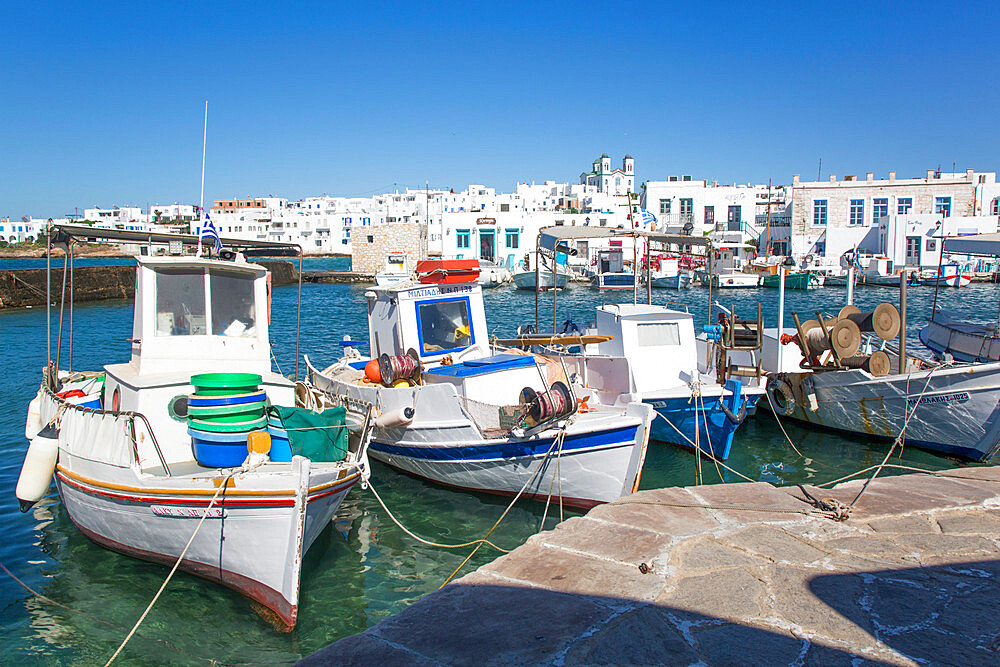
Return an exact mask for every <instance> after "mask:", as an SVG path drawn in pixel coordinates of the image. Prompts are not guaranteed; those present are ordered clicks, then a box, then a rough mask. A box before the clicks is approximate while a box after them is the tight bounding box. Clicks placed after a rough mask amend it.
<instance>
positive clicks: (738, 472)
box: [653, 411, 759, 483]
mask: <svg viewBox="0 0 1000 667" xmlns="http://www.w3.org/2000/svg"><path fill="white" fill-rule="evenodd" d="M653 414H654V415H655V416H656V417H659V418H660V419H662V420H663V421H665V422H667V424H669V425H670V428H672V429H674V430H675V431H677V434H678V435H679V436H681V437H682V438H684V440H686V441H687V443H688V444H689V445H691V447H692V448H696V449H698V447H697V446H696V445H695V444H694V442H692V441H691V439H690V438H689V437H687V436H686V435H684V433H683V432H682V431H681V430H680V429H679V428H677V427H676V426H674V423H673V422H671V421H670V420H669V419H667V418H666V417H664V416H663V415H661V414H660V413H659V412H656V411H654V412H653ZM705 455H706V456H710V457H712V458H715V457H714V456H713V455H711V454H708V453H707V452H706V453H705ZM718 463H719V465H721V466H722V467H723V468H725V469H726V470H728V471H729V472H731V473H733V474H734V475H737V476H739V477H742V478H743V479H745V480H746V481H748V482H754V483H756V482H757V481H759V480H756V479H751V478H750V477H747V476H746V475H744V474H743V473H741V472H740V471H739V470H734V469H732V468H730V467H729V466H727V465H726V464H725V463H723V462H722V461H719V462H718Z"/></svg>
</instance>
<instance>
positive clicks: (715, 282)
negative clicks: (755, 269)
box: [695, 269, 760, 289]
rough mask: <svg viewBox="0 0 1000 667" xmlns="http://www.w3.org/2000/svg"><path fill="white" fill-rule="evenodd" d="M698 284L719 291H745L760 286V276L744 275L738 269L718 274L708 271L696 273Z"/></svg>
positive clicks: (722, 271)
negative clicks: (709, 286) (710, 286)
mask: <svg viewBox="0 0 1000 667" xmlns="http://www.w3.org/2000/svg"><path fill="white" fill-rule="evenodd" d="M695 275H696V276H697V277H698V282H700V283H701V284H702V285H706V286H707V285H709V284H711V285H712V287H716V288H718V289H745V288H750V287H757V286H758V285H760V276H759V275H757V274H755V273H744V272H743V271H738V270H736V269H723V270H721V271H719V272H717V273H711V274H710V273H709V272H708V270H707V269H699V270H697V271H695Z"/></svg>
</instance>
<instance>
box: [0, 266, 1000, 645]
mask: <svg viewBox="0 0 1000 667" xmlns="http://www.w3.org/2000/svg"><path fill="white" fill-rule="evenodd" d="M17 262H18V261H17V260H6V261H5V263H4V266H3V268H18V267H23V268H27V267H28V266H32V267H34V266H35V265H36V264H35V263H34V262H35V260H31V262H32V263H30V264H29V263H28V261H26V262H25V263H24V264H18V263H17ZM105 263H107V261H106V260H105ZM42 265H44V261H43V262H42ZM304 268H305V269H307V270H308V269H329V268H346V267H343V266H342V261H338V260H308V261H307V262H306V265H305V267H304ZM364 291H365V288H364V286H359V285H331V284H310V285H303V287H302V320H301V339H300V352H301V353H303V354H307V355H308V356H309V358H310V360H312V362H313V363H314V365H316V366H318V367H324V366H325V365H327V364H329V363H331V362H332V361H334V360H335V359H336V357H337V356H339V354H340V346H339V345H338V341H339V340H340V339H341V338H342V337H343V336H344V335H350V336H351V337H352V338H353V339H356V340H366V339H367V323H366V319H365V309H364V306H363V304H364ZM296 292H297V290H296V287H294V286H291V287H278V288H275V290H274V306H273V324H272V329H271V332H272V335H271V338H272V344H273V347H274V353H275V358H276V360H277V363H278V364H279V365H280V370H281V371H282V372H284V373H285V374H291V373H292V372H293V371H294V369H295V322H296V309H295V303H296ZM485 294H486V296H485V301H486V310H487V318H488V322H489V326H490V333H491V334H492V335H497V336H500V337H503V336H510V335H513V334H514V331H515V329H516V327H517V326H518V325H520V324H526V323H532V324H533V323H534V320H535V298H534V295H533V294H532V293H531V292H519V291H517V290H515V289H513V287H501V288H497V289H494V290H488V291H486V293H485ZM933 295H934V290H933V288H929V287H913V288H910V289H909V291H908V302H909V307H908V313H907V314H908V321H909V325H910V332H909V334H910V335H909V336H908V347H909V350H910V351H911V352H912V353H917V354H922V353H926V351H925V350H923V348H922V347H921V346H920V343H919V341H918V339H917V337H916V333H917V330H918V328H919V327H920V326H922V325H923V324H924V323H925V322H926V321H927V319H928V317H929V315H930V311H931V304H932V300H933ZM845 296H846V290H845V289H844V288H835V287H827V288H822V289H818V290H813V291H809V292H794V291H789V292H788V293H787V302H786V313H787V316H788V319H787V322H786V324H787V325H788V326H791V323H792V321H791V313H792V312H793V311H798V312H799V316H800V317H801V318H802V319H803V320H804V319H810V318H813V317H815V312H816V311H817V310H822V311H825V312H832V313H836V312H837V311H838V310H839V309H840V307H841V306H843V305H844V300H845ZM713 297H715V298H718V299H719V301H720V302H721V303H723V304H724V305H726V306H727V307H728V306H729V305H730V304H735V306H736V310H737V312H738V313H739V314H740V315H741V316H751V315H755V314H756V304H757V302H758V301H760V302H761V303H762V305H763V312H764V315H765V323H766V324H767V325H768V326H774V325H775V324H776V322H775V318H776V313H777V299H778V293H777V290H774V289H750V290H735V291H730V292H723V293H722V294H721V295H720V294H719V293H718V292H715V293H714V294H713ZM640 299H641V300H642V301H644V300H645V292H644V291H641V292H640ZM653 299H654V302H655V303H659V304H663V303H666V302H667V301H680V302H682V303H684V304H686V305H687V306H688V307H689V308H690V310H691V312H692V313H694V315H695V321H696V323H697V324H699V325H700V324H702V323H706V322H707V321H708V302H707V299H708V292H707V290H705V289H701V288H692V289H688V290H683V291H670V290H655V291H654V294H653ZM898 299H899V290H898V289H890V288H859V289H858V290H857V292H856V297H855V303H856V304H857V305H858V306H859V307H861V308H862V309H871V308H873V307H874V306H875V305H877V304H878V303H880V302H882V301H890V302H893V303H896V302H898ZM998 299H1000V289H998V286H996V285H987V284H974V285H972V286H970V287H967V288H963V289H961V290H955V289H945V290H942V291H941V292H940V293H939V296H938V306H939V307H942V308H946V309H947V310H950V311H955V312H958V313H962V314H965V315H968V316H973V317H979V316H982V317H985V318H986V319H989V318H990V317H991V316H992V315H991V314H995V313H996V312H997V304H998ZM631 300H632V292H631V291H625V292H601V293H599V292H597V291H596V290H593V289H591V288H589V287H587V286H584V285H574V286H573V287H572V288H571V289H568V290H564V291H562V292H560V293H559V295H558V310H557V318H556V319H557V320H558V321H559V322H560V323H562V322H563V321H565V320H567V319H572V320H573V321H574V322H576V323H577V324H579V325H581V326H583V325H586V324H589V323H590V322H591V321H592V319H593V311H594V308H595V306H597V305H600V304H601V303H603V302H611V301H628V302H631ZM539 313H540V318H541V324H542V326H543V327H549V326H551V323H552V295H551V294H544V295H540V297H539ZM131 321H132V303H131V302H130V301H106V302H100V303H88V304H82V305H78V306H77V310H76V315H75V318H74V342H73V345H72V364H73V368H74V369H75V370H84V369H99V368H100V366H102V365H103V364H106V363H116V362H121V361H124V360H126V359H127V357H128V354H129V344H128V342H127V341H126V339H128V338H129V337H130V336H131ZM45 337H46V332H45V310H44V309H42V308H34V309H23V310H12V311H0V355H2V358H3V359H4V360H5V365H6V372H5V373H4V379H5V388H4V391H3V401H2V403H0V448H2V454H3V457H2V461H0V498H4V499H5V500H4V501H3V502H2V503H0V521H2V522H3V523H2V525H3V526H4V527H5V530H4V541H3V543H2V544H0V562H2V563H3V565H4V566H5V567H6V568H7V569H8V570H10V572H11V573H12V574H13V575H15V576H17V577H18V578H20V579H21V580H22V581H23V582H24V584H25V585H26V586H29V587H31V588H32V589H34V590H35V591H36V592H37V593H38V594H40V595H41V596H44V598H45V599H42V598H41V597H38V596H35V595H32V594H30V593H29V592H28V591H26V590H25V588H23V587H22V586H21V585H19V584H18V583H16V582H15V581H14V580H13V579H12V578H11V577H9V576H8V575H7V574H5V573H0V618H2V630H0V633H2V634H0V662H3V663H8V664H9V663H15V662H17V663H31V664H66V663H70V664H73V663H76V664H90V663H94V662H103V661H105V660H107V658H108V657H109V656H110V655H111V654H112V653H113V652H114V650H115V649H116V648H117V646H118V644H119V643H120V642H121V641H122V639H123V638H124V637H125V635H126V634H127V632H128V630H129V628H131V626H132V624H133V623H134V622H135V621H136V619H137V618H138V617H139V615H140V614H141V613H142V611H143V609H144V608H145V606H146V605H147V604H148V603H149V601H150V599H152V597H153V595H154V594H155V592H156V590H157V588H158V587H159V586H160V584H161V583H162V582H163V579H164V578H165V577H166V575H167V571H168V570H167V568H165V567H162V566H159V565H153V564H149V563H145V562H142V561H138V560H135V559H132V558H129V557H126V556H121V555H119V554H116V553H112V552H110V551H107V550H106V549H103V548H101V547H99V546H96V545H94V544H92V543H91V542H90V541H88V540H87V539H86V538H85V537H83V535H81V534H80V533H79V532H78V531H77V530H76V528H75V527H74V526H73V525H72V523H71V522H70V520H69V517H68V516H67V515H66V513H65V511H64V510H63V508H62V505H61V504H60V502H59V499H58V496H57V495H56V493H55V489H54V487H52V489H51V492H50V494H49V496H48V497H46V498H45V499H43V501H42V502H40V503H39V504H38V505H36V507H35V508H34V509H32V510H31V511H30V512H28V513H27V514H24V515H22V514H20V513H19V511H18V509H17V501H16V500H15V498H14V485H15V482H16V480H17V475H18V472H19V469H20V465H21V461H22V459H23V456H24V451H25V447H26V442H25V440H24V415H25V409H26V407H27V404H28V401H29V400H30V399H31V398H32V396H33V395H34V393H35V391H36V390H37V388H38V384H39V381H40V377H41V369H42V367H43V365H44V364H45V360H46V352H45ZM54 337H55V321H53V339H54ZM65 338H66V333H64V342H63V347H62V360H63V363H62V366H63V367H67V366H68V365H69V358H70V349H69V344H68V342H67V341H66V340H65ZM53 354H54V352H53ZM302 371H303V365H302V364H301V362H300V364H299V373H300V375H301V373H302ZM785 427H786V429H787V431H788V434H789V436H790V437H791V438H792V439H793V441H794V442H795V444H796V446H797V448H798V450H799V451H800V452H801V453H802V456H799V455H798V454H797V453H796V452H795V451H793V450H792V448H791V447H789V446H788V444H787V443H786V442H785V439H784V437H783V435H782V433H781V431H780V430H779V428H778V426H777V424H776V422H775V420H774V418H773V417H772V416H771V415H770V414H769V413H768V412H766V411H765V410H761V411H759V412H758V414H757V415H755V416H754V417H752V418H751V419H749V420H748V421H747V422H746V423H745V424H744V425H743V426H742V427H741V428H740V429H739V431H737V434H736V438H735V441H734V444H733V453H732V456H731V458H730V459H729V461H727V465H729V466H731V467H732V468H734V469H736V470H738V471H740V472H741V473H743V474H744V475H747V476H748V477H750V478H752V479H754V480H760V481H767V482H771V483H775V484H793V483H797V482H809V483H812V484H816V483H820V482H825V481H830V480H833V479H836V478H839V477H841V476H843V475H848V474H850V473H852V472H855V471H857V470H859V469H861V468H865V467H868V466H871V465H874V464H877V463H878V462H880V461H881V459H882V458H883V456H884V455H885V451H886V448H887V447H888V445H887V444H886V443H884V442H874V441H868V440H867V439H864V438H860V437H844V436H842V435H836V434H833V433H828V432H821V431H815V430H807V429H805V428H802V427H799V426H797V425H795V424H793V423H785ZM893 462H894V463H898V464H901V465H908V466H915V467H919V468H930V469H943V468H951V467H955V466H958V465H965V464H962V463H960V462H958V461H956V460H954V459H949V458H946V457H942V456H937V455H934V454H930V453H927V452H922V451H919V450H916V449H913V448H906V449H904V450H903V451H902V452H901V454H900V455H899V456H898V457H896V456H894V457H893ZM702 472H703V477H704V480H705V482H706V483H720V482H722V481H725V482H732V481H738V479H739V478H738V477H737V476H736V475H734V474H732V473H729V472H726V471H724V470H723V471H721V477H722V478H723V479H720V473H719V472H718V471H717V470H716V468H715V466H714V465H712V463H711V462H705V461H703V462H702ZM885 474H892V473H891V472H886V473H885ZM694 481H695V457H694V455H693V454H692V453H690V452H688V451H683V450H680V449H677V448H674V447H671V446H669V445H664V444H658V443H651V447H650V450H649V455H648V457H647V459H646V466H645V471H644V473H643V477H642V487H643V488H658V487H666V486H680V485H690V484H693V483H694ZM372 482H373V484H374V485H375V487H376V489H378V491H379V493H380V495H381V496H382V497H383V499H384V500H385V502H386V503H387V504H388V505H389V507H390V508H391V509H392V510H393V512H394V513H395V514H396V516H397V517H398V518H399V520H400V521H402V522H403V523H404V524H405V525H406V526H407V527H408V528H409V529H410V530H412V531H414V532H415V533H417V534H419V535H421V536H423V537H425V538H427V539H429V540H432V541H435V542H443V543H459V542H467V541H470V540H474V539H478V538H480V537H482V536H483V535H484V534H485V533H486V532H487V531H488V530H489V528H490V526H492V525H493V523H494V522H495V521H496V520H497V519H498V518H499V517H500V515H501V513H502V512H503V511H504V508H505V507H506V506H507V504H508V502H509V499H505V498H498V497H494V496H489V495H484V494H476V493H469V492H460V491H453V490H450V489H446V488H442V487H439V486H435V485H433V484H430V483H427V482H423V481H421V480H418V479H415V478H412V477H409V476H406V475H403V474H401V473H398V472H396V471H395V470H393V469H391V468H388V467H386V466H383V465H381V464H378V463H373V470H372ZM543 511H544V506H543V505H542V504H531V503H524V502H521V503H519V504H518V505H517V506H516V507H515V508H514V509H513V510H512V511H511V512H510V514H509V515H508V516H507V518H506V519H505V520H504V521H503V523H501V525H500V527H499V528H498V529H497V530H496V532H494V533H493V535H492V536H491V538H490V539H491V541H493V542H495V543H496V544H498V545H500V546H502V547H504V548H513V547H515V546H517V545H519V544H521V543H522V542H523V541H524V540H525V539H526V538H527V537H528V536H530V535H531V534H533V533H534V532H536V531H538V530H539V529H540V527H541V524H542V519H543ZM558 520H559V508H558V507H550V508H549V512H548V518H547V520H546V522H545V526H546V527H548V528H551V527H552V526H553V525H555V523H556V522H557V521H558ZM468 552H469V549H468V548H463V549H458V550H445V549H439V548H434V547H429V546H425V545H423V544H420V543H418V542H416V541H414V540H413V539H411V538H410V537H408V536H407V535H405V534H404V533H403V532H402V531H401V530H400V529H399V528H397V527H396V526H395V525H394V524H393V523H392V522H391V521H390V519H389V518H388V516H387V515H386V513H385V512H384V511H383V510H382V509H381V508H380V507H379V505H378V503H377V502H376V500H375V498H374V497H373V495H372V494H371V493H370V492H369V491H366V490H363V489H361V488H360V487H356V488H355V489H353V490H352V491H351V493H350V494H349V495H348V497H347V499H346V500H345V501H344V503H343V505H342V506H341V508H340V511H339V512H338V514H337V515H336V517H335V519H334V520H333V522H332V523H331V524H330V525H329V526H328V527H327V529H326V530H325V531H324V532H323V533H322V535H321V536H320V538H319V539H318V540H317V541H316V543H315V544H314V545H313V547H312V548H311V549H310V551H309V552H308V553H307V554H306V557H305V561H304V567H303V575H302V593H301V607H300V612H299V624H298V627H297V628H296V630H295V631H294V632H292V633H290V634H279V633H277V632H276V631H274V630H273V629H272V628H271V627H270V626H269V625H268V624H267V623H266V622H265V621H263V620H262V619H261V617H260V616H258V615H257V614H256V613H255V612H254V611H253V609H252V608H251V605H250V603H249V602H248V601H247V600H246V599H244V598H243V597H241V596H240V595H238V594H236V593H234V592H232V591H230V590H228V589H226V588H224V587H222V586H219V585H216V584H213V583H209V582H206V581H203V580H201V579H198V578H196V577H194V576H191V575H188V574H185V573H180V572H179V573H177V574H176V575H175V576H174V578H173V580H172V581H171V582H170V584H169V586H168V587H167V589H166V590H165V591H164V593H163V594H162V596H161V597H160V600H159V601H158V602H157V604H156V606H155V607H154V609H153V610H152V612H151V613H150V614H149V616H148V617H147V619H146V621H145V622H144V624H143V625H142V627H141V629H140V630H139V634H140V635H141V636H137V637H134V638H133V639H132V641H131V642H130V644H129V646H128V648H127V649H126V651H125V652H124V654H123V656H122V659H124V661H125V662H127V663H128V664H147V663H148V664H161V663H171V664H201V663H204V662H207V661H209V660H215V661H219V662H222V663H244V664H245V663H268V662H287V661H290V660H294V659H296V658H298V657H301V656H304V655H307V654H309V653H311V652H312V651H315V650H316V649H319V648H321V647H323V646H325V645H327V644H329V643H330V642H333V641H335V640H337V639H339V638H342V637H345V636H347V635H351V634H354V633H357V632H361V631H363V630H364V629H365V628H367V627H369V626H371V625H373V624H375V623H377V622H378V621H380V620H381V619H383V618H385V617H386V616H388V615H391V614H394V613H397V612H399V611H400V610H402V609H403V608H405V607H406V606H407V605H409V604H411V603H413V602H414V601H416V600H417V599H419V598H420V597H421V596H423V595H426V594H427V593H430V592H432V591H434V590H435V589H437V588H438V587H439V586H440V585H441V584H442V583H443V582H444V581H445V580H446V579H447V578H448V577H449V575H451V574H452V572H453V571H454V570H455V569H456V568H457V567H458V566H459V565H460V564H461V562H462V561H463V560H464V559H465V557H466V556H467V555H468ZM496 556H497V552H495V551H491V550H489V549H488V548H487V547H484V548H483V549H480V550H479V552H478V553H477V554H476V556H475V557H474V558H473V559H472V560H471V561H470V562H469V563H468V564H467V565H466V566H465V567H464V568H463V570H462V572H463V573H464V572H468V571H471V570H472V569H474V568H475V567H477V566H479V565H482V564H484V563H486V562H488V561H489V560H491V559H493V558H495V557H496Z"/></svg>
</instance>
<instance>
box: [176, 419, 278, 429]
mask: <svg viewBox="0 0 1000 667" xmlns="http://www.w3.org/2000/svg"><path fill="white" fill-rule="evenodd" d="M188 423H189V424H190V426H191V428H194V429H197V430H199V431H207V432H208V433H249V432H250V431H258V430H261V429H266V428H267V417H261V418H260V419H253V420H250V421H239V422H216V421H207V420H204V419H189V420H188Z"/></svg>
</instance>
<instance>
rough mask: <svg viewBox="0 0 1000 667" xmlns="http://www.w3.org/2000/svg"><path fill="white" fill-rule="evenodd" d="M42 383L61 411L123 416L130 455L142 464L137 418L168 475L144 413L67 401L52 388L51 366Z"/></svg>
mask: <svg viewBox="0 0 1000 667" xmlns="http://www.w3.org/2000/svg"><path fill="white" fill-rule="evenodd" d="M44 380H45V381H44V382H43V383H42V390H43V393H44V394H45V395H46V396H47V397H48V398H50V399H51V400H52V401H54V402H55V403H57V404H58V405H59V407H60V410H61V411H75V412H77V413H80V414H88V413H89V414H96V415H101V416H109V417H114V418H116V419H117V418H120V417H124V418H125V419H126V420H127V421H126V423H127V424H128V437H129V441H130V442H131V443H132V456H133V457H134V459H135V463H136V465H142V463H141V458H140V456H139V439H138V437H137V435H136V429H135V421H136V419H138V420H139V421H141V422H142V424H143V426H145V429H146V433H148V434H149V439H150V440H151V441H152V443H153V449H154V450H155V451H156V457H157V458H158V459H159V460H160V465H161V466H163V471H164V472H165V473H166V474H167V476H168V477H169V476H170V475H171V473H170V466H168V465H167V460H166V458H165V457H164V456H163V451H162V450H161V449H160V443H159V441H158V440H157V439H156V433H154V432H153V426H152V424H150V423H149V419H147V418H146V415H144V414H142V413H141V412H135V411H132V410H106V409H104V408H91V407H87V406H84V405H77V404H75V403H71V402H70V401H67V400H66V399H65V398H62V397H61V396H58V395H57V394H56V392H55V390H54V382H53V375H52V369H51V367H46V369H45V378H44Z"/></svg>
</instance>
